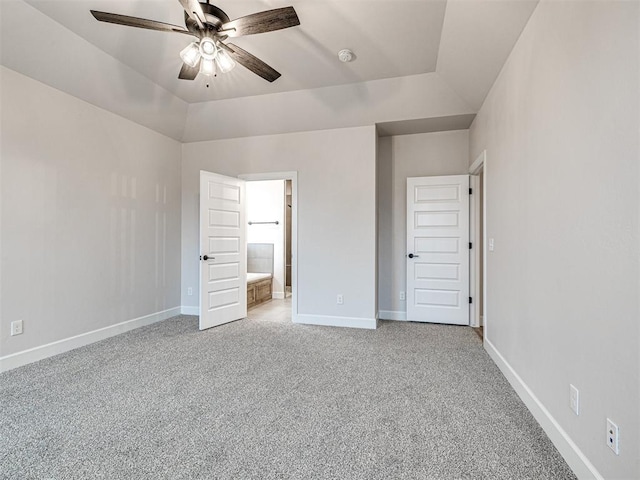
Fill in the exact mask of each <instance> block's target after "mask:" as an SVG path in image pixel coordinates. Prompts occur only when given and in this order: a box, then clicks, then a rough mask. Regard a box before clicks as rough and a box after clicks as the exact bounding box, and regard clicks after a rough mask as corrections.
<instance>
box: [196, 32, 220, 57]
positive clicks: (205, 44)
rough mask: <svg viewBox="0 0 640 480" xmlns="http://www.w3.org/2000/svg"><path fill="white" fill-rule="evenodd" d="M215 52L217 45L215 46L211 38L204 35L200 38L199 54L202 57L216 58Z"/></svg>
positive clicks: (216, 51)
mask: <svg viewBox="0 0 640 480" xmlns="http://www.w3.org/2000/svg"><path fill="white" fill-rule="evenodd" d="M217 53H218V47H216V42H214V41H213V39H211V38H209V37H204V38H203V39H202V40H200V55H202V58H205V59H207V60H213V59H214V58H216V55H217Z"/></svg>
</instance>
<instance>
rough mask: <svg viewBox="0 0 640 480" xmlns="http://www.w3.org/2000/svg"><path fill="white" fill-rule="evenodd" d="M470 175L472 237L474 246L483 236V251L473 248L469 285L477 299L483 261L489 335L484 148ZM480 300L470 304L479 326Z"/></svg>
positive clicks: (473, 323) (484, 323)
mask: <svg viewBox="0 0 640 480" xmlns="http://www.w3.org/2000/svg"><path fill="white" fill-rule="evenodd" d="M480 173H482V174H483V176H484V183H483V195H482V199H483V201H482V205H480V202H479V201H478V195H477V192H479V190H480V176H479V175H480ZM469 175H471V188H472V189H473V192H474V193H473V194H472V195H471V196H470V197H469V198H470V202H471V204H470V216H469V218H470V238H471V239H472V240H471V241H472V242H473V245H474V246H477V245H480V239H481V238H482V247H483V248H482V251H480V249H478V248H472V249H471V253H470V255H471V258H470V261H469V266H470V272H469V274H470V279H471V284H470V285H469V287H470V289H469V292H470V295H471V297H472V298H474V299H476V298H477V297H478V291H479V290H480V261H482V265H483V267H484V268H483V270H482V286H483V290H482V306H483V310H484V311H483V315H482V326H483V327H484V328H483V333H484V335H485V336H486V335H487V329H486V326H487V221H486V220H487V151H486V150H483V151H482V152H481V153H480V155H478V157H477V158H476V159H475V161H474V162H473V163H472V164H471V166H470V167H469ZM481 216H482V218H483V219H484V222H482V226H483V229H482V231H480V228H479V224H480V217H481ZM478 305H479V303H478V301H474V302H473V303H472V304H471V305H469V308H470V309H471V311H470V318H471V326H472V327H479V326H480V325H481V324H480V309H479V308H478Z"/></svg>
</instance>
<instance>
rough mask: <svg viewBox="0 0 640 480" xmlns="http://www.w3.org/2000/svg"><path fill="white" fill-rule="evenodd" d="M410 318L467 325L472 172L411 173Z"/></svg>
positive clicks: (409, 190)
mask: <svg viewBox="0 0 640 480" xmlns="http://www.w3.org/2000/svg"><path fill="white" fill-rule="evenodd" d="M407 320H411V321H418V322H432V323H449V324H455V325H469V176H468V175H455V176H447V177H416V178H407Z"/></svg>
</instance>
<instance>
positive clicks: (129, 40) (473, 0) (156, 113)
mask: <svg viewBox="0 0 640 480" xmlns="http://www.w3.org/2000/svg"><path fill="white" fill-rule="evenodd" d="M215 4H216V5H217V6H218V7H220V8H221V9H223V10H224V11H225V12H226V13H227V14H228V15H229V17H230V18H232V19H233V18H237V17H241V16H244V15H248V14H250V13H255V12H259V11H263V10H268V9H272V8H278V7H283V6H289V5H292V6H294V7H295V9H296V11H297V13H298V16H299V18H300V22H301V25H300V26H298V27H293V28H289V29H286V30H280V31H276V32H270V33H265V34H259V35H252V36H246V37H238V38H236V39H234V43H235V44H237V45H239V46H240V47H242V48H244V49H245V50H248V51H249V52H251V53H253V54H254V55H256V56H258V57H259V58H261V59H262V60H264V61H265V62H267V63H268V64H269V65H271V66H272V67H274V68H275V69H276V70H278V71H279V72H280V73H281V74H282V77H280V78H279V79H278V80H276V81H275V82H273V83H269V82H266V81H265V80H263V79H261V78H260V77H258V76H256V75H254V74H252V73H251V72H249V71H248V70H246V69H244V68H243V67H241V66H238V67H237V68H235V69H234V70H233V71H231V72H230V73H227V74H219V75H218V76H217V77H216V78H214V79H212V80H211V81H210V82H206V80H205V78H203V77H202V76H201V75H199V76H198V78H197V79H196V80H195V81H192V82H191V81H185V80H179V79H178V78H177V74H178V72H179V70H180V66H181V64H182V62H181V60H180V58H179V52H180V50H182V49H183V48H184V47H185V46H186V45H187V44H188V43H189V42H190V41H191V40H190V37H188V36H185V35H180V34H174V33H164V32H156V31H150V30H142V29H136V28H130V27H124V26H120V25H112V24H106V23H100V22H97V21H96V20H95V19H94V18H93V17H92V16H91V15H90V13H89V10H90V9H93V10H102V11H108V12H114V13H120V14H123V15H131V16H138V17H144V18H149V19H154V20H158V21H162V22H166V23H172V24H176V25H183V24H184V13H183V10H182V7H181V6H180V4H179V3H178V1H177V0H127V1H125V0H119V1H113V0H2V1H1V2H0V8H1V12H0V16H1V24H0V26H1V28H2V32H1V40H2V44H1V56H0V61H1V62H2V64H3V65H4V66H6V67H8V68H10V69H12V70H15V71H17V72H19V73H23V74H25V75H27V76H30V77H32V78H35V79H36V80H39V81H41V82H43V83H46V84H48V85H51V86H53V87H55V88H57V89H60V90H62V91H65V92H67V93H70V94H72V95H74V96H77V97H79V98H82V99H84V100H87V101H89V102H91V103H94V104H96V105H98V106H100V107H102V108H107V109H110V110H112V111H114V112H115V113H118V114H120V115H123V116H125V117H127V118H130V119H132V120H134V121H137V122H138V123H142V124H143V125H147V126H149V127H151V128H154V129H156V130H158V131H160V132H162V133H165V134H167V135H170V136H172V137H174V138H177V139H180V140H183V141H193V140H202V139H207V138H221V137H226V136H242V135H247V134H264V133H277V132H272V131H270V130H269V128H267V126H266V125H265V126H264V127H262V130H261V129H260V128H258V129H257V130H256V131H253V132H252V131H251V130H250V129H249V130H247V131H242V132H233V131H224V132H222V131H220V132H217V133H216V132H212V133H210V130H207V132H204V131H203V132H202V134H201V135H194V134H192V133H191V134H189V133H185V125H189V124H190V123H191V124H193V123H194V119H193V118H191V119H190V118H189V116H190V114H191V111H193V112H195V113H196V114H197V113H198V112H200V113H202V110H203V109H207V108H211V109H212V110H215V109H218V108H217V107H220V108H219V109H220V110H223V111H224V113H225V115H226V116H228V115H233V113H234V111H237V113H238V115H239V116H240V117H242V115H243V113H242V111H240V110H239V108H240V106H243V108H247V105H250V104H251V105H253V103H255V105H265V106H267V105H268V106H269V107H270V108H272V107H273V106H274V105H278V104H279V103H278V102H280V101H282V105H283V108H285V109H286V108H293V107H287V105H289V106H292V105H293V104H296V103H298V104H300V102H302V104H304V102H305V101H306V102H308V103H309V105H310V106H311V105H312V104H313V102H312V101H311V100H310V99H309V98H310V97H313V98H314V99H315V98H323V97H326V98H325V99H326V102H325V104H326V105H328V106H329V107H328V112H327V113H329V112H330V111H331V110H335V109H336V108H338V111H336V113H337V114H339V113H340V110H342V109H343V108H342V107H340V105H341V103H340V102H343V101H344V97H349V95H350V92H351V93H353V92H360V94H359V95H360V96H361V97H362V102H363V105H362V106H361V107H359V108H363V109H371V107H372V106H373V110H375V109H376V107H375V104H376V102H380V101H381V100H380V99H379V98H373V99H372V98H371V97H370V96H369V95H363V94H362V92H366V93H367V94H369V93H370V92H371V91H375V92H377V94H378V95H380V94H382V95H386V94H385V93H384V92H387V91H388V92H389V96H392V95H395V94H396V93H395V92H393V90H394V89H397V88H403V87H401V85H403V84H405V83H412V82H413V83H415V81H414V80H410V81H408V82H404V81H403V80H402V79H411V78H414V79H425V80H424V82H423V83H424V86H422V87H421V86H420V85H418V86H417V87H416V88H417V89H418V91H416V92H412V91H409V92H408V94H409V95H410V96H411V95H416V96H417V97H418V98H416V101H421V98H422V97H423V95H422V93H420V92H419V90H420V89H423V88H431V87H429V86H428V85H431V84H438V85H439V84H443V85H440V86H438V87H436V88H439V89H446V90H447V92H449V91H450V92H451V95H452V96H455V97H457V100H456V102H459V104H460V105H464V107H463V108H456V110H457V111H452V112H451V113H450V114H451V115H460V114H465V115H469V114H473V113H475V112H477V110H478V109H479V108H480V106H481V105H482V102H483V101H484V98H485V96H486V94H487V92H488V91H489V89H490V87H491V85H492V84H493V82H494V80H495V78H496V76H497V75H498V73H499V71H500V69H501V68H502V65H503V64H504V62H505V60H506V58H507V57H508V54H509V52H510V51H511V49H512V47H513V45H514V44H515V42H516V40H517V38H518V36H519V35H520V33H521V31H522V29H523V28H524V26H525V25H526V23H527V21H528V19H529V17H530V15H531V14H532V12H533V10H534V9H535V6H536V4H537V0H322V1H320V0H311V1H310V0H216V2H215ZM343 48H349V49H351V50H352V51H353V52H354V53H355V55H356V60H355V61H353V62H351V63H341V62H340V61H339V60H338V57H337V52H338V51H339V50H340V49H343ZM432 76H437V77H438V78H437V79H433V78H431V77H432ZM207 83H209V87H207V85H206V84H207ZM413 83H412V84H413ZM301 92H306V93H301ZM310 92H311V93H310ZM283 95H284V96H283ZM427 96H428V95H427ZM247 97H252V98H247ZM329 97H331V98H329ZM365 97H366V98H365ZM221 102H222V103H221ZM251 102H253V103H251ZM425 107H426V105H425ZM256 108H257V107H256ZM353 108H355V107H353ZM250 109H251V108H250ZM377 111H378V112H385V113H379V117H381V118H378V117H376V115H366V114H362V115H358V114H354V113H353V112H351V113H352V114H353V115H355V117H358V119H357V120H356V119H354V120H353V121H352V122H351V123H354V122H355V123H358V122H369V121H372V122H373V123H378V122H390V121H391V122H394V121H407V120H411V121H415V120H419V119H420V117H427V116H428V115H430V114H428V113H425V114H424V115H423V114H421V113H420V112H416V113H415V114H412V115H409V116H407V117H406V118H403V115H402V113H401V112H396V111H394V110H393V109H387V110H385V109H384V108H383V107H380V108H379V109H378V110H377ZM306 114H307V115H313V112H307V113H306ZM416 115H417V116H416ZM205 118H208V117H207V116H206V115H205ZM360 118H361V119H360ZM154 122H155V123H154ZM241 123H242V122H238V124H239V125H240V124H241ZM245 123H246V122H245ZM292 123H295V119H292ZM328 123H331V122H328ZM351 123H349V122H347V123H344V122H343V123H340V122H339V121H338V122H337V123H336V126H349V125H350V124H351ZM310 127H311V128H313V125H310ZM327 127H331V125H325V126H322V125H321V126H320V128H327ZM282 128H291V127H287V126H285V125H283V126H282Z"/></svg>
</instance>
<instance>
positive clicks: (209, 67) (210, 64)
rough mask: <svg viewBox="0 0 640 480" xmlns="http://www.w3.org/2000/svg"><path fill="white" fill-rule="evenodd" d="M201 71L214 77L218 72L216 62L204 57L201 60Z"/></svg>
mask: <svg viewBox="0 0 640 480" xmlns="http://www.w3.org/2000/svg"><path fill="white" fill-rule="evenodd" d="M200 73H201V74H203V75H206V76H207V77H213V76H215V74H216V64H215V62H214V61H213V60H209V59H208V58H203V59H202V61H201V62H200Z"/></svg>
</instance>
